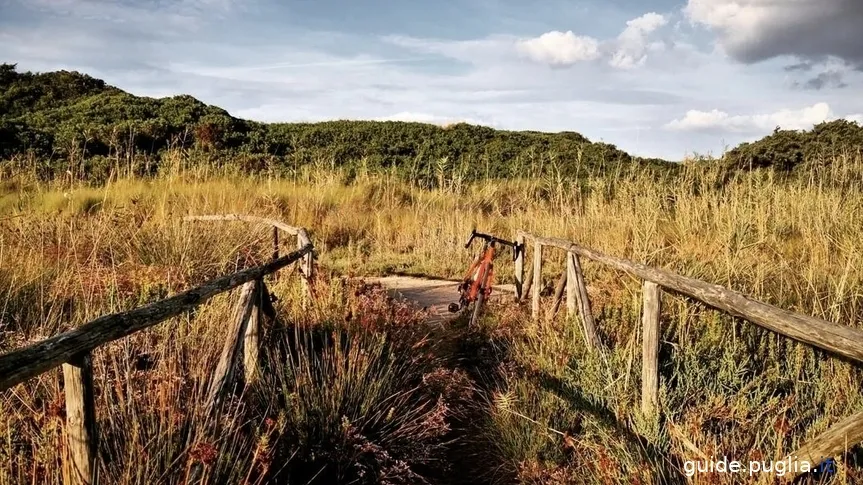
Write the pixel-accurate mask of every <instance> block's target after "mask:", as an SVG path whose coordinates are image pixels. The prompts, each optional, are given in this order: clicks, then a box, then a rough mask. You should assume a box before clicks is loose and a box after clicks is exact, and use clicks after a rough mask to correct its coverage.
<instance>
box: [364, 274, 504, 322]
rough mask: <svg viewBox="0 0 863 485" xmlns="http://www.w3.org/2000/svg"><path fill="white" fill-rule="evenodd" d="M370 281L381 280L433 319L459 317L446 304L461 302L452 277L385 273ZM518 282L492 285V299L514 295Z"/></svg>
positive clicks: (395, 294)
mask: <svg viewBox="0 0 863 485" xmlns="http://www.w3.org/2000/svg"><path fill="white" fill-rule="evenodd" d="M365 280H366V282H368V283H380V284H381V286H383V287H384V288H387V289H388V290H389V291H390V293H391V294H392V295H393V296H394V297H395V298H404V299H405V300H408V301H411V302H413V303H414V304H416V305H417V306H419V307H420V308H425V309H426V310H428V312H429V320H430V321H432V322H440V323H443V322H446V321H448V320H451V319H453V318H455V317H456V316H458V314H457V313H450V312H449V310H448V309H447V307H448V306H449V304H450V303H453V302H457V301H458V289H457V288H458V282H457V281H450V280H438V279H426V278H418V277H414V276H385V277H382V278H365ZM514 294H515V285H511V284H510V285H494V286H492V292H491V298H490V300H491V301H498V300H499V299H501V298H512V297H513V295H514Z"/></svg>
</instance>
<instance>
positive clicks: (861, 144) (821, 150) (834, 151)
mask: <svg viewBox="0 0 863 485" xmlns="http://www.w3.org/2000/svg"><path fill="white" fill-rule="evenodd" d="M859 153H863V126H860V125H859V124H857V123H854V122H851V121H847V120H836V121H830V122H825V123H820V124H818V125H815V127H814V128H813V129H812V130H810V131H796V130H781V129H779V128H778V127H777V128H776V130H774V131H773V134H772V135H769V136H766V137H764V138H762V139H761V140H758V141H756V142H753V143H743V144H741V145H740V146H738V147H737V148H734V149H733V150H731V151H730V152H729V153H728V156H727V160H728V163H729V166H730V167H732V168H736V169H755V168H764V167H773V168H776V169H779V170H783V171H793V170H794V169H797V168H802V167H804V166H805V165H807V163H804V162H808V164H811V163H815V164H818V165H825V164H830V163H831V161H832V160H833V159H834V158H835V157H837V156H842V155H845V156H852V155H854V154H859Z"/></svg>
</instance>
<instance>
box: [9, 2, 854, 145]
mask: <svg viewBox="0 0 863 485" xmlns="http://www.w3.org/2000/svg"><path fill="white" fill-rule="evenodd" d="M861 25H863V1H861V0H678V1H670V0H643V1H641V0H586V1H572V0H570V1H562V0H543V1H542V2H540V1H539V0H535V2H529V1H526V0H435V1H420V0H412V1H402V2H396V1H395V0H389V1H383V0H377V1H375V0H281V1H278V0H114V1H109V0H0V62H10V63H17V64H18V68H19V70H21V71H25V70H29V71H53V70H59V69H67V70H76V71H81V72H84V73H87V74H90V75H92V76H94V77H98V78H101V79H104V80H105V81H107V82H108V83H110V84H113V85H115V86H118V87H120V88H121V89H124V90H126V91H129V92H131V93H133V94H136V95H142V96H155V97H161V96H171V95H176V94H191V95H193V96H195V97H196V98H198V99H200V100H202V101H204V102H206V103H208V104H214V105H217V106H220V107H222V108H224V109H226V110H228V111H229V112H230V113H231V114H232V115H234V116H237V117H241V118H246V119H252V120H258V121H323V120H333V119H372V120H405V121H421V122H428V123H436V124H442V125H445V124H449V123H455V122H460V121H464V122H468V123H473V124H480V125H485V126H491V127H494V128H499V129H507V130H538V131H551V132H556V131H576V132H579V133H582V134H583V135H585V136H587V137H588V138H590V139H591V140H594V141H604V142H607V143H612V144H614V145H616V146H618V147H619V148H621V149H624V150H626V151H628V152H630V153H632V154H635V155H641V156H647V157H660V158H665V159H669V160H681V159H683V158H685V157H687V156H697V155H721V154H722V152H723V151H724V150H727V149H730V148H733V147H734V146H736V145H737V144H739V143H740V142H743V141H752V140H756V139H758V138H760V137H762V136H764V135H767V134H769V133H771V132H772V131H773V130H774V129H775V128H776V127H777V126H779V127H781V128H783V129H807V128H810V127H811V126H812V125H813V124H815V123H819V122H822V121H828V120H833V119H840V118H844V119H849V120H853V121H857V122H860V123H861V124H863V28H860V27H859V26H861Z"/></svg>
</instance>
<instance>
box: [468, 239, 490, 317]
mask: <svg viewBox="0 0 863 485" xmlns="http://www.w3.org/2000/svg"><path fill="white" fill-rule="evenodd" d="M494 254H495V247H494V241H491V242H489V241H486V242H485V245H484V246H483V250H482V253H481V254H480V257H479V258H477V259H476V260H474V262H473V264H471V265H470V269H468V271H467V274H465V277H464V280H463V281H462V284H461V286H460V287H459V290H460V291H462V298H463V299H464V300H465V302H464V303H463V305H462V306H465V305H466V304H468V303H472V302H474V301H476V298H477V296H479V292H480V291H483V292H484V293H485V295H486V296H488V295H489V294H491V282H492V280H493V278H494ZM483 283H485V284H483ZM468 284H469V287H466V286H467V285H468ZM464 290H467V291H466V292H465V291H464Z"/></svg>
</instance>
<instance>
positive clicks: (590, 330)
mask: <svg viewBox="0 0 863 485" xmlns="http://www.w3.org/2000/svg"><path fill="white" fill-rule="evenodd" d="M566 260H567V266H569V265H570V264H571V265H572V268H573V284H574V286H575V288H574V290H575V301H576V305H577V306H578V314H579V316H580V317H581V326H582V330H583V332H584V341H585V344H587V348H588V349H589V350H591V351H592V350H593V349H598V348H600V342H599V335H597V333H596V323H595V322H594V320H593V310H592V309H591V308H590V297H589V296H588V295H587V284H585V282H584V271H582V269H581V262H580V261H579V259H578V255H577V254H573V253H567V258H566Z"/></svg>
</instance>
